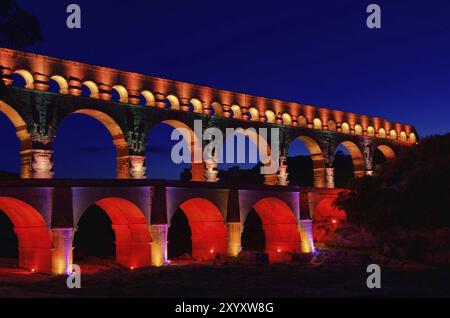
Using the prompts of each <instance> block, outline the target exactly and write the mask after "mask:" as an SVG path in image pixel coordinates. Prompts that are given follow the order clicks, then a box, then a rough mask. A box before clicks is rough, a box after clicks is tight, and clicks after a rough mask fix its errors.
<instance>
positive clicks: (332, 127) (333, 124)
mask: <svg viewBox="0 0 450 318" xmlns="http://www.w3.org/2000/svg"><path fill="white" fill-rule="evenodd" d="M328 130H331V131H336V130H337V125H336V122H335V121H334V120H332V119H330V120H329V121H328Z"/></svg>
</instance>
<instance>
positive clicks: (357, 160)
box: [341, 141, 364, 177]
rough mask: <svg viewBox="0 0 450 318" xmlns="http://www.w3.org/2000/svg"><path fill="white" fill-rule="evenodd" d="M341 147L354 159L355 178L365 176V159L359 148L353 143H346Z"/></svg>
mask: <svg viewBox="0 0 450 318" xmlns="http://www.w3.org/2000/svg"><path fill="white" fill-rule="evenodd" d="M341 145H343V146H344V147H345V149H347V151H348V152H349V154H350V156H351V157H352V161H353V168H354V175H355V177H362V176H364V158H363V155H362V153H361V150H360V149H359V147H358V146H357V145H356V144H355V143H353V142H351V141H344V142H342V143H341Z"/></svg>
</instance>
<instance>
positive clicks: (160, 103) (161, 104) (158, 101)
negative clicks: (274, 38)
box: [155, 93, 166, 109]
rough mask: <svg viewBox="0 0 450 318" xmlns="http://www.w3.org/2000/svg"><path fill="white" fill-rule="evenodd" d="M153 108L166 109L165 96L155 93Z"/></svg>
mask: <svg viewBox="0 0 450 318" xmlns="http://www.w3.org/2000/svg"><path fill="white" fill-rule="evenodd" d="M155 106H156V107H157V108H160V109H163V108H166V96H165V95H164V94H162V93H155Z"/></svg>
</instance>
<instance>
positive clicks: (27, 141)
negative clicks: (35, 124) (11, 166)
mask: <svg viewBox="0 0 450 318" xmlns="http://www.w3.org/2000/svg"><path fill="white" fill-rule="evenodd" d="M0 112H1V113H3V114H5V116H6V117H7V118H8V119H9V120H10V121H11V123H12V124H13V125H14V127H15V128H16V136H17V138H19V140H20V148H21V149H20V158H21V168H20V176H21V178H23V179H29V178H31V174H32V172H31V159H32V158H31V157H32V151H31V149H32V142H31V137H30V134H29V133H28V127H27V124H26V123H25V121H24V120H23V118H22V117H21V116H20V115H19V113H18V112H17V111H16V110H15V109H14V108H12V107H11V106H10V105H8V104H7V103H5V102H3V101H1V100H0Z"/></svg>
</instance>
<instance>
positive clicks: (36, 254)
mask: <svg viewBox="0 0 450 318" xmlns="http://www.w3.org/2000/svg"><path fill="white" fill-rule="evenodd" d="M0 211H2V212H4V213H5V214H6V216H7V217H8V218H9V219H10V220H11V222H12V223H13V225H14V232H15V233H16V235H17V238H18V243H19V266H20V267H22V268H25V269H28V270H30V271H35V272H39V273H46V274H50V273H51V272H52V261H51V258H52V240H51V237H50V233H49V230H48V226H47V223H46V222H45V220H44V218H43V217H42V215H41V214H40V213H39V212H38V211H37V210H36V209H35V208H33V207H32V206H31V205H29V204H28V203H25V202H23V201H21V200H18V199H15V198H11V197H0Z"/></svg>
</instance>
